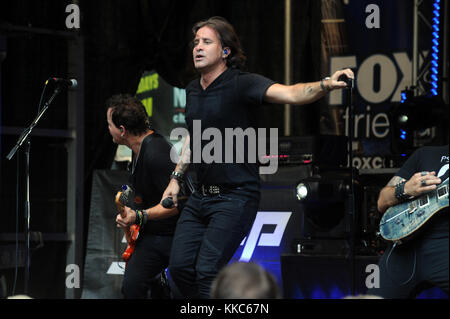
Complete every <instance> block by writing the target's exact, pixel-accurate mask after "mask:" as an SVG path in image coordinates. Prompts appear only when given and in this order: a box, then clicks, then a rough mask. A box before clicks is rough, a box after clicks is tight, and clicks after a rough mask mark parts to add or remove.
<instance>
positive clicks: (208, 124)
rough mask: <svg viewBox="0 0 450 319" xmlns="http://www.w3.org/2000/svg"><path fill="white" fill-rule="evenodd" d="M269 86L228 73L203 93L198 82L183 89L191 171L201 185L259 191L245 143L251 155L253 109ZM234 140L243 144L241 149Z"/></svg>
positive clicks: (251, 76)
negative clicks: (184, 90)
mask: <svg viewBox="0 0 450 319" xmlns="http://www.w3.org/2000/svg"><path fill="white" fill-rule="evenodd" d="M273 83H275V82H274V81H272V80H270V79H267V78H265V77H263V76H261V75H257V74H253V73H246V72H242V71H240V70H238V69H234V68H229V69H227V70H226V71H225V72H223V73H222V74H221V75H220V76H219V77H218V78H217V79H215V80H214V82H213V83H211V84H210V85H209V86H208V87H207V88H206V89H205V90H203V88H202V87H201V85H200V80H199V79H197V80H194V81H192V82H191V83H189V85H188V86H187V87H186V124H187V127H188V130H189V134H190V137H191V145H190V146H191V152H192V157H191V163H192V164H191V165H194V168H195V171H196V174H197V178H198V182H199V184H203V185H224V186H231V187H233V186H242V187H243V188H246V189H248V190H252V191H258V190H259V171H258V169H259V160H258V156H257V154H252V155H253V156H252V155H250V154H249V143H256V144H255V145H252V147H250V150H254V149H255V148H256V145H257V137H256V140H255V139H253V137H254V136H253V135H252V134H253V133H255V134H257V132H258V129H257V128H256V117H257V115H258V108H257V107H258V106H259V105H261V104H262V103H263V97H264V94H265V92H266V90H267V89H268V88H269V87H270V86H271V85H272V84H273ZM194 121H195V122H194ZM240 132H242V134H240ZM227 134H228V138H227ZM233 134H237V135H239V134H240V136H243V139H241V138H240V137H239V138H236V137H235V136H233ZM247 134H248V135H247ZM249 136H251V137H249ZM255 136H256V135H255ZM238 139H239V140H242V141H243V142H244V143H243V144H242V145H241V144H240V143H239V141H238ZM231 141H233V142H232V143H231ZM231 152H232V153H231ZM255 155H256V156H255ZM255 159H256V160H255Z"/></svg>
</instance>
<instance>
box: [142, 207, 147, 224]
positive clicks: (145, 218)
mask: <svg viewBox="0 0 450 319" xmlns="http://www.w3.org/2000/svg"><path fill="white" fill-rule="evenodd" d="M142 216H143V219H142V226H144V225H145V224H146V223H147V221H148V214H147V213H146V212H145V210H143V211H142Z"/></svg>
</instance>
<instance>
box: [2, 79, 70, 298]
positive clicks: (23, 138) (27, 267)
mask: <svg viewBox="0 0 450 319" xmlns="http://www.w3.org/2000/svg"><path fill="white" fill-rule="evenodd" d="M59 92H61V87H60V85H57V86H56V88H55V90H54V91H53V94H52V96H51V97H50V99H49V100H48V102H47V103H45V104H44V107H43V108H42V110H41V111H40V112H39V114H38V115H37V116H36V118H35V119H34V120H33V122H32V123H31V124H30V126H29V127H28V128H26V129H25V130H24V131H23V132H22V134H21V135H20V137H19V139H18V140H17V142H16V145H15V146H14V147H13V148H12V150H11V151H10V152H9V154H8V156H6V158H7V159H8V160H11V158H12V157H13V156H14V154H15V153H16V152H17V150H18V149H19V148H20V147H21V146H22V144H23V143H24V142H26V147H25V158H26V161H25V179H26V193H25V206H24V207H25V214H24V215H25V246H26V249H25V252H26V257H25V259H26V265H25V280H24V293H25V294H27V293H28V284H29V279H30V217H31V215H30V148H31V141H30V138H29V137H28V136H29V135H30V133H31V132H32V131H33V128H34V127H35V126H36V125H37V123H38V122H39V120H40V119H41V117H42V115H44V113H45V111H47V109H48V107H49V106H50V104H51V103H52V102H53V100H54V98H55V97H56V96H57V95H58V94H59ZM18 173H19V172H18ZM16 263H17V260H16Z"/></svg>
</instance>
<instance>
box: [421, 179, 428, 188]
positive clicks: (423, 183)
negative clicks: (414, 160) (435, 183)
mask: <svg viewBox="0 0 450 319" xmlns="http://www.w3.org/2000/svg"><path fill="white" fill-rule="evenodd" d="M420 185H421V186H422V187H425V186H427V181H426V180H424V179H423V180H422V182H421V183H420Z"/></svg>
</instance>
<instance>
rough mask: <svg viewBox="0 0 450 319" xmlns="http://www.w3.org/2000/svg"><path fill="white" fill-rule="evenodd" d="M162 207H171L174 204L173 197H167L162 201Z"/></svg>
mask: <svg viewBox="0 0 450 319" xmlns="http://www.w3.org/2000/svg"><path fill="white" fill-rule="evenodd" d="M161 205H162V207H164V208H171V207H172V206H173V199H172V197H166V198H164V200H163V201H162V203H161Z"/></svg>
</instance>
